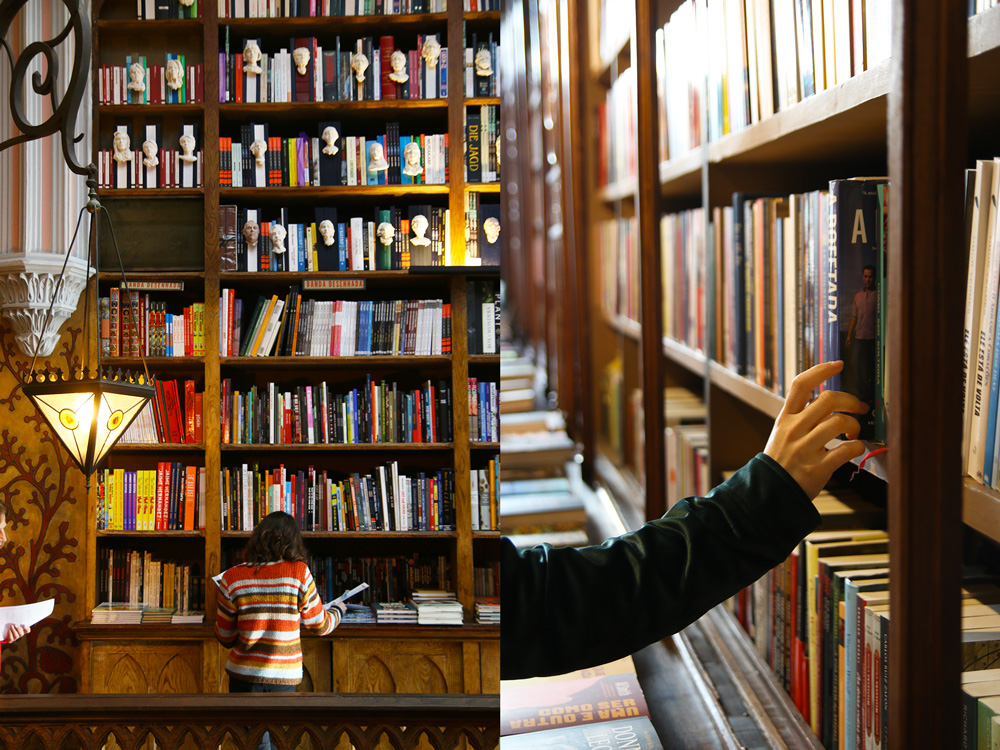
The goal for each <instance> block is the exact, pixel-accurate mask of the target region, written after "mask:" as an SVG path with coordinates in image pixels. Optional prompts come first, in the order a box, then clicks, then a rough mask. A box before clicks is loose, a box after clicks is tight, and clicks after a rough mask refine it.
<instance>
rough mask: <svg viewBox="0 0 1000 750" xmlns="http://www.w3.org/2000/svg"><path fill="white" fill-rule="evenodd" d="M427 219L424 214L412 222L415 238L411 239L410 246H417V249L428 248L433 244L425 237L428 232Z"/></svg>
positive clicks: (411, 226)
mask: <svg viewBox="0 0 1000 750" xmlns="http://www.w3.org/2000/svg"><path fill="white" fill-rule="evenodd" d="M427 226H428V224H427V217H426V216H424V215H423V214H417V215H416V216H414V217H413V220H412V221H410V229H412V230H413V236H412V237H411V238H410V244H411V245H416V246H417V247H426V246H427V245H429V244H431V241H430V240H429V239H427V238H426V237H424V234H425V233H426V232H427Z"/></svg>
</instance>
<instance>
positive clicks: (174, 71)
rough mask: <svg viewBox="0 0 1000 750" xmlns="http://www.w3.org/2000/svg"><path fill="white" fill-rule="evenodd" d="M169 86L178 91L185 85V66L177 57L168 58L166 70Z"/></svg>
mask: <svg viewBox="0 0 1000 750" xmlns="http://www.w3.org/2000/svg"><path fill="white" fill-rule="evenodd" d="M165 75H166V79H167V86H169V87H170V88H171V89H173V90H174V91H178V90H179V89H180V88H182V87H183V86H184V66H183V65H181V61H180V60H177V59H173V60H167V72H166V74H165Z"/></svg>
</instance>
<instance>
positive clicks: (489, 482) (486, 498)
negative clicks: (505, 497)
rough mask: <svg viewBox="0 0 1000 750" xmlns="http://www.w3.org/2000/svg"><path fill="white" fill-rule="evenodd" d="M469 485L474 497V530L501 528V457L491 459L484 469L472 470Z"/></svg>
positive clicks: (495, 529)
mask: <svg viewBox="0 0 1000 750" xmlns="http://www.w3.org/2000/svg"><path fill="white" fill-rule="evenodd" d="M469 485H470V488H471V497H472V530H473V531H497V530H498V529H499V528H500V521H499V502H500V455H499V454H497V455H496V456H493V457H492V458H490V460H489V461H487V463H486V467H485V468H483V469H472V470H471V472H470V479H469Z"/></svg>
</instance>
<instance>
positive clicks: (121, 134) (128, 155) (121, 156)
mask: <svg viewBox="0 0 1000 750" xmlns="http://www.w3.org/2000/svg"><path fill="white" fill-rule="evenodd" d="M111 145H112V146H113V148H114V159H115V161H116V162H118V163H119V164H125V163H126V162H130V161H132V142H131V140H130V139H129V137H128V133H126V132H125V131H124V130H116V131H115V135H114V137H113V138H112V140H111Z"/></svg>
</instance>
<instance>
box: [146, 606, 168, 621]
mask: <svg viewBox="0 0 1000 750" xmlns="http://www.w3.org/2000/svg"><path fill="white" fill-rule="evenodd" d="M173 615H174V609H173V607H147V608H146V609H144V610H143V611H142V624H143V625H170V624H171V623H172V622H173Z"/></svg>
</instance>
